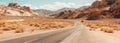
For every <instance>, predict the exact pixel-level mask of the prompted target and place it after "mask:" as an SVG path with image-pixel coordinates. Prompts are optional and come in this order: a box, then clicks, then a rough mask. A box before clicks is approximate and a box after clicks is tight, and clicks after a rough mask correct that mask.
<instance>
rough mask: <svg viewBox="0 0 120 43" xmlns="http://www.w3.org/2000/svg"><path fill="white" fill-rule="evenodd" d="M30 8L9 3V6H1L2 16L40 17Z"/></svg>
mask: <svg viewBox="0 0 120 43" xmlns="http://www.w3.org/2000/svg"><path fill="white" fill-rule="evenodd" d="M38 15H39V14H37V13H35V12H33V11H32V10H31V9H30V7H27V6H20V5H19V4H17V3H9V5H8V6H4V5H0V16H38Z"/></svg>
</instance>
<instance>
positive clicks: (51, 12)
mask: <svg viewBox="0 0 120 43" xmlns="http://www.w3.org/2000/svg"><path fill="white" fill-rule="evenodd" d="M65 10H75V8H62V9H59V10H57V11H51V10H46V9H36V10H34V9H33V11H34V12H36V13H43V14H46V15H53V14H56V13H60V12H62V11H65Z"/></svg>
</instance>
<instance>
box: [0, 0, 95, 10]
mask: <svg viewBox="0 0 120 43" xmlns="http://www.w3.org/2000/svg"><path fill="white" fill-rule="evenodd" d="M94 1H95V0H0V3H1V4H4V5H8V4H9V3H11V2H14V3H18V4H20V5H22V6H29V7H31V9H47V10H58V9H61V8H79V7H81V6H88V5H91V3H92V2H94Z"/></svg>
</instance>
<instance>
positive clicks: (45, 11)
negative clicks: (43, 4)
mask: <svg viewBox="0 0 120 43" xmlns="http://www.w3.org/2000/svg"><path fill="white" fill-rule="evenodd" d="M33 11H34V12H36V13H39V14H41V13H43V14H46V15H51V14H52V13H54V11H50V10H46V9H35V10H34V9H33Z"/></svg>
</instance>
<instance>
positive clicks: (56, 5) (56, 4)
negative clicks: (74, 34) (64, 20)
mask: <svg viewBox="0 0 120 43" xmlns="http://www.w3.org/2000/svg"><path fill="white" fill-rule="evenodd" d="M75 5H76V4H75V3H62V2H54V3H53V4H45V5H42V6H40V8H41V9H48V10H58V9H61V8H72V7H73V6H75Z"/></svg>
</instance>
